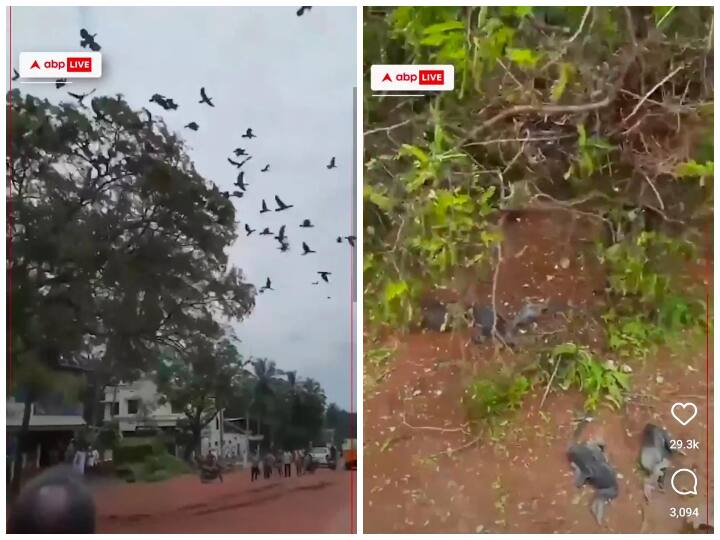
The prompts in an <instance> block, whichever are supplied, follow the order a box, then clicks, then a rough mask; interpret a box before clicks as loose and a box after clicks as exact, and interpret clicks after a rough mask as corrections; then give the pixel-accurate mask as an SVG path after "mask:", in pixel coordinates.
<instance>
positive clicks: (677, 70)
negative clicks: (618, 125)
mask: <svg viewBox="0 0 720 540" xmlns="http://www.w3.org/2000/svg"><path fill="white" fill-rule="evenodd" d="M684 67H685V66H683V65H681V66H678V67H676V68H675V69H674V70H672V71H671V72H670V73H668V74H667V75H665V77H663V78H662V80H661V81H660V82H659V83H657V84H656V85H655V86H653V87H652V88H651V89H650V91H649V92H648V93H647V94H645V96H644V97H643V98H642V99H641V100H640V101H639V102H638V103H637V105H635V108H634V109H633V110H632V112H631V113H630V114H629V115H628V116H626V117H625V119H624V120H623V121H622V125H625V124H627V121H628V120H630V118H632V117H633V116H635V113H637V112H638V110H639V109H640V107H642V105H643V103H645V101H647V99H648V98H649V97H650V96H651V95H653V93H654V92H655V90H657V89H658V88H660V87H661V86H662V85H663V84H665V83H666V82H668V81H669V80H670V79H672V78H673V77H674V76H675V75H677V73H678V72H679V71H681V70H682V69H683V68H684Z"/></svg>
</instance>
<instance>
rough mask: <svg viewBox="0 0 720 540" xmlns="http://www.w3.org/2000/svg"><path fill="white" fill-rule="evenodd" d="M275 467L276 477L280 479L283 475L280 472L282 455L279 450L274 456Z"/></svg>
mask: <svg viewBox="0 0 720 540" xmlns="http://www.w3.org/2000/svg"><path fill="white" fill-rule="evenodd" d="M275 467H277V473H278V476H280V477H282V475H283V473H282V470H283V455H282V452H281V451H280V450H278V451H277V453H276V455H275Z"/></svg>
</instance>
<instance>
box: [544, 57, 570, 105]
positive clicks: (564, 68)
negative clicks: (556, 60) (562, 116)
mask: <svg viewBox="0 0 720 540" xmlns="http://www.w3.org/2000/svg"><path fill="white" fill-rule="evenodd" d="M574 74H575V66H573V65H572V64H569V63H567V62H563V63H562V64H560V77H559V78H558V80H557V81H555V83H554V84H553V87H552V91H551V93H550V99H551V100H552V101H553V102H554V103H557V102H558V101H560V99H561V98H562V96H563V94H564V93H565V88H567V85H568V83H569V82H570V79H571V78H572V76H573V75H574Z"/></svg>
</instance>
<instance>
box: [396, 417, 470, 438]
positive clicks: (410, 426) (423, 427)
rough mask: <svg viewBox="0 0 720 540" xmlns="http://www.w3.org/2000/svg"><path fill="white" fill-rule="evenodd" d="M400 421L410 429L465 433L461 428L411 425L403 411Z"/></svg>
mask: <svg viewBox="0 0 720 540" xmlns="http://www.w3.org/2000/svg"><path fill="white" fill-rule="evenodd" d="M402 423H403V424H405V425H406V426H407V427H409V428H410V429H417V430H426V431H439V432H441V433H457V432H460V433H467V431H466V430H465V429H464V428H462V427H459V428H441V427H435V426H413V425H412V424H410V423H409V422H408V421H407V420H406V419H405V413H403V414H402Z"/></svg>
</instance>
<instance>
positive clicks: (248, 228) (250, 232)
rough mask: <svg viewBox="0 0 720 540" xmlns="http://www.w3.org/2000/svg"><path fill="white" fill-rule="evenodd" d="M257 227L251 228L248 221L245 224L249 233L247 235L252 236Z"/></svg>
mask: <svg viewBox="0 0 720 540" xmlns="http://www.w3.org/2000/svg"><path fill="white" fill-rule="evenodd" d="M256 230H257V229H251V228H250V225H248V224H247V223H246V224H245V232H246V233H247V236H250V235H251V234H252V233H254V232H255V231H256Z"/></svg>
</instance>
